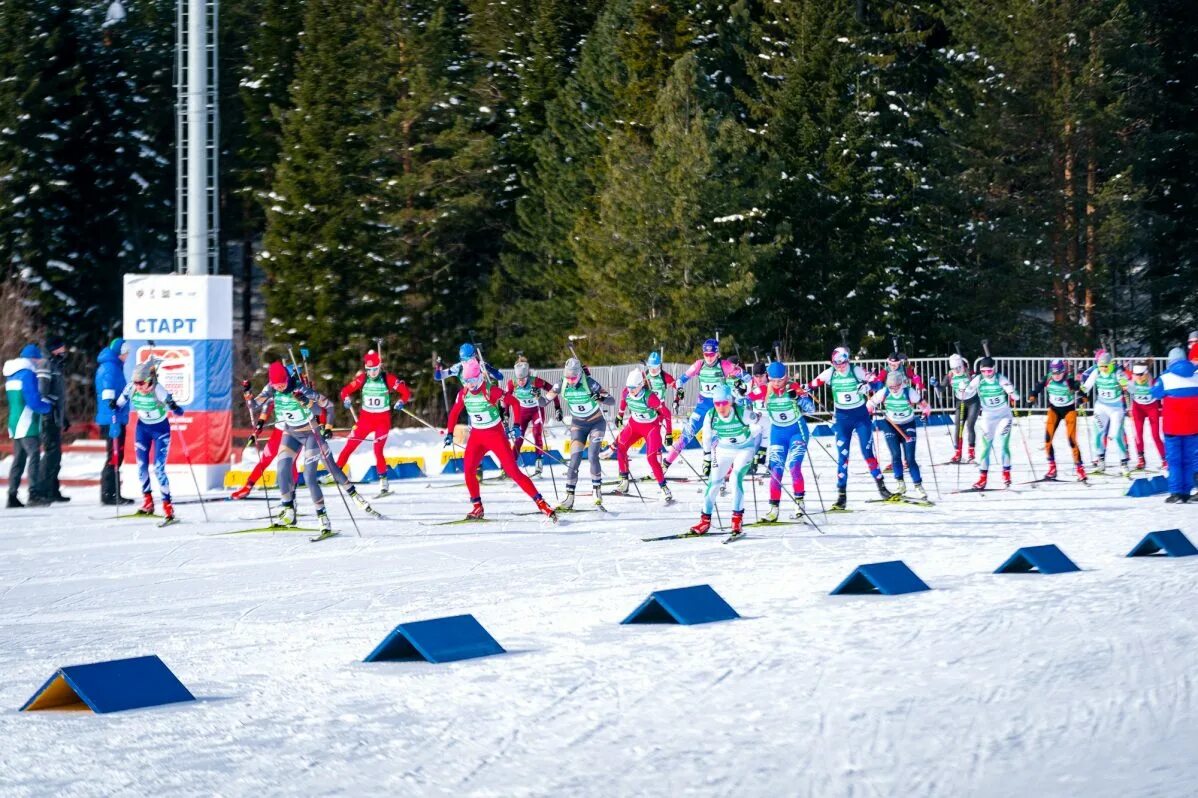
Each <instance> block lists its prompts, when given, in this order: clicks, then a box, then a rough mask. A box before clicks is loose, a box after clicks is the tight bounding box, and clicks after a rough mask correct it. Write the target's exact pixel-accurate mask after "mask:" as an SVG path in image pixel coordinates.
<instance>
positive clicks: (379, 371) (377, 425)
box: [337, 349, 412, 496]
mask: <svg viewBox="0 0 1198 798" xmlns="http://www.w3.org/2000/svg"><path fill="white" fill-rule="evenodd" d="M362 365H363V370H362V371H359V372H358V373H357V374H355V375H354V378H353V379H352V380H350V381H349V383H347V384H346V385H345V387H343V388H342V389H341V404H342V405H344V406H345V409H346V410H350V411H352V409H353V406H354V394H355V393H357V392H358V391H361V392H362V413H361V414H360V415H359V416H358V418H357V420H356V421H354V426H353V428H352V429H351V430H350V431H349V437H348V438H346V440H345V447H344V448H342V450H341V453H340V454H339V455H337V467H338V468H340V469H343V470H344V468H345V464H346V463H348V462H349V458H350V455H352V454H353V453H354V450H355V449H357V448H358V446H360V445H361V444H362V442H363V441H365V440H366V439H367V437H369V436H371V435H373V436H374V468H375V472H376V473H377V474H378V475H379V496H386V495H387V494H388V493H390V492H391V491H390V490H389V488H388V486H387V458H386V457H384V456H383V450H384V449H385V448H386V447H387V436H388V435H390V434H391V409H392V408H394V409H396V410H403V408H404V405H406V404H407V403H408V402H410V401H412V391H411V390H409V389H408V386H407V383H405V382H404V381H403V380H401V379H400V378H399V377H396V376H395V375H394V374H391V373H390V372H386V371H383V361H382V358H381V357H380V356H379V353H378V352H375V351H374V350H373V349H371V350H370V351H369V352H367V353H366V356H365V357H363V358H362ZM391 394H395V397H396V398H395V401H394V403H392V401H391Z"/></svg>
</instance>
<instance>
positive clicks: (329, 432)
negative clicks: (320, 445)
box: [320, 424, 333, 441]
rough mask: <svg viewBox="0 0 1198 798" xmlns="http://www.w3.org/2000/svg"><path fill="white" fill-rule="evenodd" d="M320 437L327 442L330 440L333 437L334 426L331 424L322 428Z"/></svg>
mask: <svg viewBox="0 0 1198 798" xmlns="http://www.w3.org/2000/svg"><path fill="white" fill-rule="evenodd" d="M320 437H322V438H324V439H325V440H326V441H327V440H328V439H329V438H331V437H333V427H332V425H330V424H325V425H324V426H323V427H321V428H320Z"/></svg>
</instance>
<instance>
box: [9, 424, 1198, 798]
mask: <svg viewBox="0 0 1198 798" xmlns="http://www.w3.org/2000/svg"><path fill="white" fill-rule="evenodd" d="M1039 423H1040V422H1039V421H1038V420H1037V421H1033V422H1032V426H1031V427H1030V437H1031V440H1032V441H1035V440H1036V439H1037V438H1039V436H1040V432H1039V429H1040V427H1039ZM932 441H933V443H934V444H935V445H936V448H937V459H938V460H939V461H943V460H945V459H947V451H948V448H947V436H946V435H945V434H943V433H942V432H941V431H939V430H935V431H933V434H932ZM822 442H823V443H824V445H825V446H829V447H830V445H831V444H830V440H829V439H822ZM1013 451H1015V452H1017V454H1016V457H1015V463H1016V480H1017V481H1019V480H1026V479H1029V478H1031V474H1030V473H1029V471H1028V467H1027V458H1026V456H1025V455H1024V450H1023V448H1022V444H1021V442H1020V440H1019V439H1018V438H1017V439H1016V441H1015V442H1014V446H1013ZM925 452H926V450H925V448H924V444H923V443H922V442H921V443H920V454H921V456H923V455H924V454H925ZM690 457H691V459H692V461H693V462H695V463H697V462H698V457H697V456H696V455H695V454H693V453H692V454H691V455H690ZM1033 457H1034V458H1035V459H1036V463H1037V467H1038V468H1039V467H1040V460H1041V455H1040V453H1039V452H1033ZM812 458H813V462H814V465H815V467H816V470H817V472H818V474H819V477H820V485H821V486H822V490H823V498H824V501H826V502H830V501H831V500H832V498H833V497H834V490H835V489H834V484H833V475H834V470H833V466H832V463H831V461H830V460H829V457H828V455H826V454H825V453H824V452H822V451H820V450H819V449H818V448H817V449H816V450H815V451H814V452H813V455H812ZM680 465H681V464H679V466H680ZM679 466H676V467H675V468H674V469H671V476H692V475H691V474H690V472H689V471H688V470H687V469H686V468H685V467H679ZM605 468H606V469H609V474H612V475H614V464H613V463H608V464H607V465H605ZM634 468H635V469H636V470H637V472H638V473H642V474H643V473H645V471H646V469H645V467H644V463H643V461H634ZM936 472H937V476H938V478H939V485H940V490H941V491H942V492H943V499H942V500H941V501H940V502H939V503H938V504H937V506H936V507H934V508H930V509H927V508H916V507H896V506H890V505H878V504H866V503H865V500H867V499H870V498H874V497H875V496H876V494H875V492H874V490H873V487H872V485H871V484H870V483H869V480H868V477H867V476H866V475H865V474H864V473H863V469H862V466H861V463H860V460H859V459H856V461H855V468H854V474H853V480H852V483H851V485H850V506H851V507H852V508H853V509H854V510H855V511H856V512H854V513H851V514H845V515H838V516H831V517H827V518H825V517H824V516H816V520H817V521H818V522H819V523H820V524H821V526H822V527H823V532H824V534H819V533H818V532H816V531H815V530H814V529H812V528H811V527H809V526H803V525H787V526H776V527H769V528H761V527H754V528H753V529H751V530H750V532H751V534H750V536H749V537H748V538H746V539H744V540H742V541H739V542H736V543H733V544H731V545H721V543H720V541H719V539H689V540H675V541H666V542H656V543H644V542H641V540H640V538H641V537H645V536H649V535H660V534H666V533H669V532H675V531H682V530H683V529H685V528H686V527H687V526H689V525H690V524H691V523H693V522H694V521H695V520H696V517H697V515H698V504H697V502H698V498H699V497H698V494H697V485H696V484H695V483H693V482H691V483H678V484H675V486H674V489H675V494H676V496H677V497H678V498H679V499H680V500H681V501H680V505H679V506H678V507H675V508H669V509H666V508H663V507H661V506H660V505H658V504H655V503H652V502H651V503H650V504H648V505H645V504H642V503H641V502H640V501H639V500H637V499H635V498H633V499H626V498H609V499H607V503H608V505H609V507H610V508H611V512H610V513H609V514H606V515H600V514H596V513H575V514H572V515H569V516H567V517H565V518H564V519H563V521H562V523H561V524H560V525H559V526H556V527H549V526H545V525H543V524H542V523H541V522H540V521H539V520H538V519H537V518H535V517H531V516H520V515H517V513H522V512H526V511H528V510H530V509H531V504H530V503H529V502H528V500H527V499H526V498H525V497H524V496H523V494H521V493H520V492H519V491H518V490H516V489H515V488H514V487H512V486H511V485H510V484H507V483H496V482H489V483H485V485H484V498H485V500H486V503H487V510H488V514H489V516H490V517H491V518H493V519H495V520H494V521H492V522H491V523H487V524H481V525H457V526H452V525H451V526H430V525H426V524H429V523H430V522H435V521H439V520H446V519H451V518H454V517H457V516H460V515H461V514H462V513H463V512H464V511H465V510H466V509H467V504H466V496H465V490H464V489H463V488H462V487H461V485H460V484H458V483H455V482H454V480H453V479H452V478H449V477H436V478H433V479H431V480H429V479H421V480H410V481H404V482H400V483H393V485H397V486H398V493H397V495H395V496H392V497H389V498H386V499H383V500H380V501H379V502H378V504H377V506H378V508H379V509H380V510H381V511H383V512H384V513H385V514H386V515H387V516H388V519H387V520H384V521H376V520H360V521H359V523H360V524H361V531H362V535H361V537H358V536H356V535H355V534H354V532H353V529H352V527H350V526H349V525H348V524H347V523H345V521H346V520H347V519H346V517H345V510H344V509H343V508H342V506H341V503H340V501H339V500H338V499H337V497H336V495H335V494H334V495H332V496H331V497H330V498H331V501H330V508H331V512H332V513H333V515H334V517H335V518H336V519H337V520H338V522H339V525H340V526H341V528H342V529H343V530H344V532H345V534H343V535H342V536H341V537H338V538H334V539H332V540H329V541H325V542H321V543H318V544H312V543H309V542H308V541H307V540H306V536H304V535H299V534H295V533H290V534H275V535H270V534H258V535H253V534H245V535H223V536H222V535H218V534H217V533H220V532H228V531H232V530H237V529H243V528H247V527H253V526H258V525H259V520H260V519H261V518H262V517H263V514H264V513H265V505H264V504H263V503H262V502H246V503H220V504H209V505H208V511H209V513H210V515H211V517H212V520H211V522H209V523H204V522H203V519H202V515H201V512H200V507H199V506H198V505H195V504H183V505H181V506H180V507H179V512H180V514H181V516H182V517H183V518H184V523H182V524H179V525H177V526H173V527H168V528H166V529H158V528H156V527H155V526H154V523H153V522H151V521H147V520H140V519H130V520H119V521H117V520H113V519H112V518H111V517H110V516H111V513H112V508H102V507H100V506H99V505H98V504H97V503H96V502H97V498H98V497H97V495H96V494H97V491H96V488H94V487H88V488H78V489H69V490H68V493H70V494H71V495H72V496H74V499H75V500H74V501H73V502H71V504H69V505H67V506H61V505H56V506H54V507H52V508H47V509H30V510H24V511H18V512H11V511H10V512H6V513H4V514H3V515H0V519H2V520H3V523H2V524H0V527H2V531H0V674H3V678H2V679H0V707H2V708H3V710H2V711H0V740H3V743H2V745H0V751H2V755H0V794H3V795H4V796H23V795H72V796H74V795H112V794H140V795H188V794H196V795H199V794H203V795H211V794H219V795H254V796H258V795H331V794H335V795H355V796H356V795H376V794H399V795H502V796H513V795H515V796H519V795H604V796H606V795H660V796H675V795H696V794H701V795H728V796H746V795H750V796H757V795H771V796H772V795H815V796H850V795H851V796H900V795H901V796H924V795H937V796H964V795H971V796H975V795H994V796H1010V795H1035V796H1056V795H1061V796H1065V795H1068V796H1080V795H1085V796H1129V795H1136V796H1143V795H1154V796H1166V795H1168V796H1172V795H1176V796H1182V795H1192V794H1193V793H1194V784H1195V780H1196V779H1198V762H1196V761H1195V756H1194V755H1195V751H1198V686H1196V684H1195V679H1196V678H1198V614H1196V612H1195V610H1196V609H1198V606H1196V604H1198V602H1196V599H1198V557H1196V558H1188V559H1176V560H1172V559H1171V560H1165V559H1127V558H1125V557H1124V555H1125V554H1126V553H1127V552H1128V551H1129V550H1130V549H1131V547H1132V546H1133V545H1134V544H1135V543H1136V542H1137V541H1138V540H1139V539H1140V538H1141V537H1142V536H1143V535H1144V534H1145V533H1147V532H1149V531H1152V530H1157V529H1168V528H1181V529H1182V530H1184V531H1185V532H1186V533H1187V534H1188V535H1189V536H1190V537H1191V539H1194V540H1196V541H1198V507H1196V506H1195V505H1190V506H1188V507H1187V506H1173V505H1169V506H1166V505H1165V504H1164V503H1163V502H1162V498H1163V497H1154V498H1151V499H1139V500H1135V499H1128V498H1124V497H1123V493H1124V491H1125V489H1126V482H1125V481H1124V480H1121V479H1119V478H1111V477H1096V478H1095V479H1094V480H1093V484H1092V485H1089V486H1086V485H1079V484H1069V483H1066V484H1052V485H1043V486H1039V487H1033V486H1031V485H1019V486H1017V488H1018V490H1016V491H1011V492H995V493H987V494H985V495H949V490H950V489H952V488H955V487H956V486H957V469H956V468H955V467H941V468H938V469H936ZM808 474H809V475H810V472H808ZM974 474H975V472H974V470H973V469H972V468H963V469H961V477H960V480H961V482H960V484H961V485H962V486H963V487H964V486H966V485H967V484H968V483H969V482H971V481H972V479H973V477H974ZM556 477H557V485H558V489H559V490H560V489H561V486H562V483H563V477H564V474H563V470H562V469H560V468H559V469H557V473H556ZM127 478H128V477H127ZM925 479H926V481H927V483H928V486H929V489H930V490H932V492H933V498H936V496H935V493H936V490H935V485H934V483H933V480H932V479H931V476H930V475H928V476H926V477H925ZM455 485H456V487H455ZM540 485H541V487H542V489H543V490H544V491H545V492H546V494H547V495H548V496H549V497H552V496H553V488H552V484H551V482H550V480H549V479H548V472H547V473H546V478H545V479H543V480H541V481H540ZM127 487H131V486H128V485H127ZM375 490H376V488H374V487H372V486H366V487H364V491H365V492H366V493H367V495H369V494H370V493H372V492H374V491H375ZM642 490H644V491H645V494H646V498H647V499H650V500H651V499H652V498H654V497H655V496H656V489H655V488H653V487H652V486H651V485H650V486H649V487H645V486H644V483H642ZM129 492H130V491H129V490H126V493H129ZM191 492H192V491H191V488H190V482H189V481H186V480H184V479H177V480H176V494H177V498H186V496H187V495H189V494H190V493H191ZM808 496H809V499H810V502H811V504H813V505H817V506H818V500H817V499H816V491H815V489H814V485H813V484H812V485H809V488H808ZM765 497H766V488H765V486H764V485H759V486H758V487H757V499H758V502H759V506H760V507H761V509H762V511H763V512H764V509H765ZM727 501H728V500H725V501H724V503H723V505H722V512H723V517H724V519H725V520H726V519H727V517H728V504H727ZM584 503H585V502H580V506H581V505H582V504H584ZM305 504H307V502H305V501H303V498H302V497H301V506H304V505H305ZM748 508H749V509H748V515H749V517H750V518H752V517H753V514H754V511H753V500H752V498H751V497H750V499H749V501H748ZM308 520H309V521H310V520H311V517H310V516H309V519H308ZM1042 543H1055V544H1057V545H1059V546H1060V547H1061V548H1062V549H1063V550H1064V551H1065V553H1066V554H1068V555H1069V556H1070V557H1072V558H1073V559H1074V560H1075V561H1076V562H1077V563H1078V565H1080V566H1081V568H1082V569H1083V570H1082V572H1081V573H1074V574H1067V575H1060V576H1040V575H1022V576H996V575H993V574H992V573H991V572H992V571H993V570H994V569H995V568H996V567H997V566H998V565H999V564H1000V563H1002V562H1003V561H1004V560H1005V559H1006V558H1007V556H1008V555H1010V554H1011V553H1012V552H1013V551H1014V550H1015V549H1016V548H1018V547H1020V546H1024V545H1035V544H1042ZM890 559H902V560H904V561H905V562H907V563H908V564H909V565H910V566H911V567H912V568H913V569H914V570H915V572H916V573H917V574H919V575H920V576H921V577H922V578H923V579H924V580H925V581H927V582H928V583H929V584H930V585H931V586H932V588H933V590H932V591H931V592H927V593H921V594H912V595H906V596H898V597H889V598H888V597H879V596H856V597H832V596H829V595H828V592H829V591H830V590H831V589H833V588H834V587H835V586H836V585H837V584H838V583H839V582H840V580H841V579H843V578H844V577H845V576H846V575H848V573H849V572H850V571H851V570H852V569H853V568H854V567H855V566H856V565H858V564H861V563H868V562H877V561H882V560H890ZM699 583H709V584H711V585H712V586H713V587H715V589H716V590H718V591H719V592H720V594H721V595H723V596H724V597H725V598H726V599H727V600H728V601H729V602H730V603H731V604H732V606H733V607H735V608H736V609H737V610H738V611H739V612H740V613H741V614H742V615H743V616H744V617H743V619H741V620H737V621H731V622H726V623H716V624H709V625H702V626H692V627H678V626H620V625H619V621H620V620H621V619H622V618H623V617H624V616H625V615H626V614H627V613H628V612H629V611H631V610H632V609H633V608H634V607H635V606H636V605H637V604H638V603H639V602H640V601H641V600H642V599H643V598H644V597H645V596H646V595H647V594H648V593H649V592H650V591H651V590H654V589H658V588H669V587H681V586H686V585H693V584H699ZM458 613H472V614H474V616H475V617H476V618H478V620H479V621H480V622H481V623H482V624H483V625H484V626H485V627H486V628H487V629H488V630H489V631H490V632H491V633H492V634H493V635H494V636H495V637H496V638H497V639H498V640H499V642H500V643H501V644H502V645H504V646H505V647H506V648H507V649H508V652H509V653H508V654H506V655H504V656H497V657H490V658H485V659H477V660H470V661H464V662H459V663H454V664H448V665H429V664H423V663H420V664H407V663H383V664H369V665H368V664H364V663H362V662H361V660H362V658H363V657H364V656H365V655H366V654H367V653H369V652H370V651H371V649H372V648H373V647H374V646H375V645H376V644H377V643H378V642H379V641H380V640H381V639H382V638H383V637H384V636H385V635H386V634H387V633H388V632H389V631H390V630H391V629H392V628H393V627H394V626H395V625H396V624H397V623H400V622H403V621H412V620H421V619H426V618H432V617H437V616H443V615H452V614H458ZM148 653H154V654H157V655H159V656H160V657H161V658H162V659H163V660H164V661H165V662H166V663H167V665H169V666H170V667H171V668H172V670H173V671H174V672H175V673H176V674H177V675H178V676H179V678H180V679H181V680H182V681H183V682H184V684H186V685H187V686H188V687H189V688H190V689H191V691H192V692H193V693H194V694H195V695H196V696H197V697H198V698H199V701H198V702H196V703H191V704H177V705H172V706H165V707H159V708H155V709H149V710H141V711H133V712H127V713H118V714H113V715H101V716H97V715H91V714H84V713H55V712H42V713H27V714H21V713H19V712H17V711H16V710H17V708H18V707H20V706H21V705H22V704H23V703H24V702H25V700H26V699H27V698H29V696H30V695H31V694H32V693H33V692H34V691H35V690H36V689H37V688H38V687H39V686H40V685H41V683H42V682H43V681H44V680H45V679H46V678H47V677H48V676H49V675H50V674H51V673H52V672H53V671H54V669H55V668H56V667H58V666H61V665H69V664H77V663H84V662H92V661H99V660H106V659H114V658H120V657H128V656H135V655H141V654H148Z"/></svg>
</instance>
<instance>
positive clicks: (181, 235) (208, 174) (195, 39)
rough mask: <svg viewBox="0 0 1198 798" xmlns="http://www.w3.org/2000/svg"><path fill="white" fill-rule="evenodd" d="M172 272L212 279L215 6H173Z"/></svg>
mask: <svg viewBox="0 0 1198 798" xmlns="http://www.w3.org/2000/svg"><path fill="white" fill-rule="evenodd" d="M175 14H176V44H175V77H176V80H175V91H176V97H177V100H176V108H175V137H176V142H177V158H176V166H175V268H176V271H178V272H180V273H182V274H216V273H217V271H218V266H219V257H218V256H219V251H220V207H219V204H218V203H219V197H220V191H219V189H220V168H219V167H220V150H219V146H218V142H219V141H220V107H219V103H218V102H217V92H218V89H219V82H218V75H217V59H218V55H219V53H218V49H217V43H216V38H217V23H218V20H219V15H220V0H177V4H176V12H175Z"/></svg>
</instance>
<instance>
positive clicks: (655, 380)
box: [645, 371, 669, 402]
mask: <svg viewBox="0 0 1198 798" xmlns="http://www.w3.org/2000/svg"><path fill="white" fill-rule="evenodd" d="M645 382H647V383H648V384H649V390H651V391H653V393H655V394H657V397H658V398H659V399H661V401H663V402H664V401H665V400H666V389H667V388H669V386H668V385H666V378H665V376H664V373H663V372H660V371H659V372H658V373H656V374H650V373H649V372H648V371H646V372H645Z"/></svg>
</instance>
